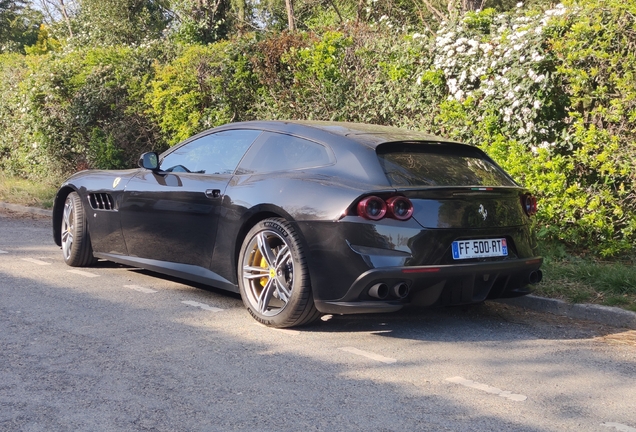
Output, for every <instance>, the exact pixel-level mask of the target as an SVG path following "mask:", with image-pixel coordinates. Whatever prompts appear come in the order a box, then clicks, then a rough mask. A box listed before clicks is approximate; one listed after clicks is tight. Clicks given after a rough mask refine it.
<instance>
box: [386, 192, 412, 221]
mask: <svg viewBox="0 0 636 432" xmlns="http://www.w3.org/2000/svg"><path fill="white" fill-rule="evenodd" d="M386 206H387V208H388V211H389V215H390V216H391V217H392V218H395V219H397V220H402V221H404V220H407V219H410V218H411V216H413V203H412V202H411V200H410V199H408V198H406V197H403V196H394V197H391V198H389V199H388V200H387V201H386Z"/></svg>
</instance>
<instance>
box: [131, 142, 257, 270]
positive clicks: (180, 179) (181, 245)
mask: <svg viewBox="0 0 636 432" xmlns="http://www.w3.org/2000/svg"><path fill="white" fill-rule="evenodd" d="M259 134H260V131H257V130H230V131H222V132H216V133H211V134H207V135H203V136H198V137H195V138H194V139H192V140H190V141H188V142H186V143H185V144H183V145H180V146H178V147H177V148H175V149H173V150H171V151H169V152H168V153H167V154H164V155H163V158H162V160H161V162H160V166H159V170H157V171H150V170H140V171H139V173H138V174H137V175H136V176H135V177H134V178H133V179H131V181H130V182H128V184H127V185H126V189H125V191H124V197H123V202H122V206H121V209H120V214H121V224H122V232H123V235H124V239H125V242H126V246H127V248H128V253H129V255H131V256H135V257H139V258H146V259H152V260H159V261H169V262H176V263H182V264H191V265H196V266H201V267H205V268H207V267H208V266H209V264H210V261H211V258H212V251H213V250H214V242H215V238H216V232H217V225H218V221H219V213H220V212H221V211H222V203H223V199H224V197H225V195H224V194H225V189H226V187H227V184H228V183H229V181H230V179H231V178H232V174H233V173H234V170H235V169H236V166H237V165H238V163H239V161H240V160H241V158H242V157H243V155H244V154H245V151H246V150H247V149H248V148H249V146H250V145H251V144H252V142H253V141H254V140H255V139H256V137H257V136H258V135H259Z"/></svg>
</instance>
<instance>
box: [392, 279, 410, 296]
mask: <svg viewBox="0 0 636 432" xmlns="http://www.w3.org/2000/svg"><path fill="white" fill-rule="evenodd" d="M391 294H393V296H395V297H397V298H399V299H403V298H405V297H406V296H407V295H409V286H408V285H407V284H405V283H404V282H400V283H398V284H396V285H394V286H393V288H391Z"/></svg>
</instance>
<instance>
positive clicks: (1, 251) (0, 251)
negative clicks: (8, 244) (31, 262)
mask: <svg viewBox="0 0 636 432" xmlns="http://www.w3.org/2000/svg"><path fill="white" fill-rule="evenodd" d="M0 253H9V252H7V251H3V250H0Z"/></svg>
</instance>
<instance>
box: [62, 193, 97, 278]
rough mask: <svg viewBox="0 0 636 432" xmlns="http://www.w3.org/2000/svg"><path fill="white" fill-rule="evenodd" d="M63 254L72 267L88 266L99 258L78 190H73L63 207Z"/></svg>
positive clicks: (65, 260)
mask: <svg viewBox="0 0 636 432" xmlns="http://www.w3.org/2000/svg"><path fill="white" fill-rule="evenodd" d="M61 232H62V256H63V257H64V262H65V263H66V264H68V265H70V266H71V267H87V266H90V265H91V264H94V263H95V262H96V261H97V260H96V259H95V257H94V256H93V247H92V246H91V239H90V237H89V235H88V223H87V222H86V214H85V212H84V206H83V205H82V200H81V198H80V196H79V195H78V194H77V192H71V193H70V194H69V195H68V196H67V197H66V201H65V202H64V208H63V209H62V228H61Z"/></svg>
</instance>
